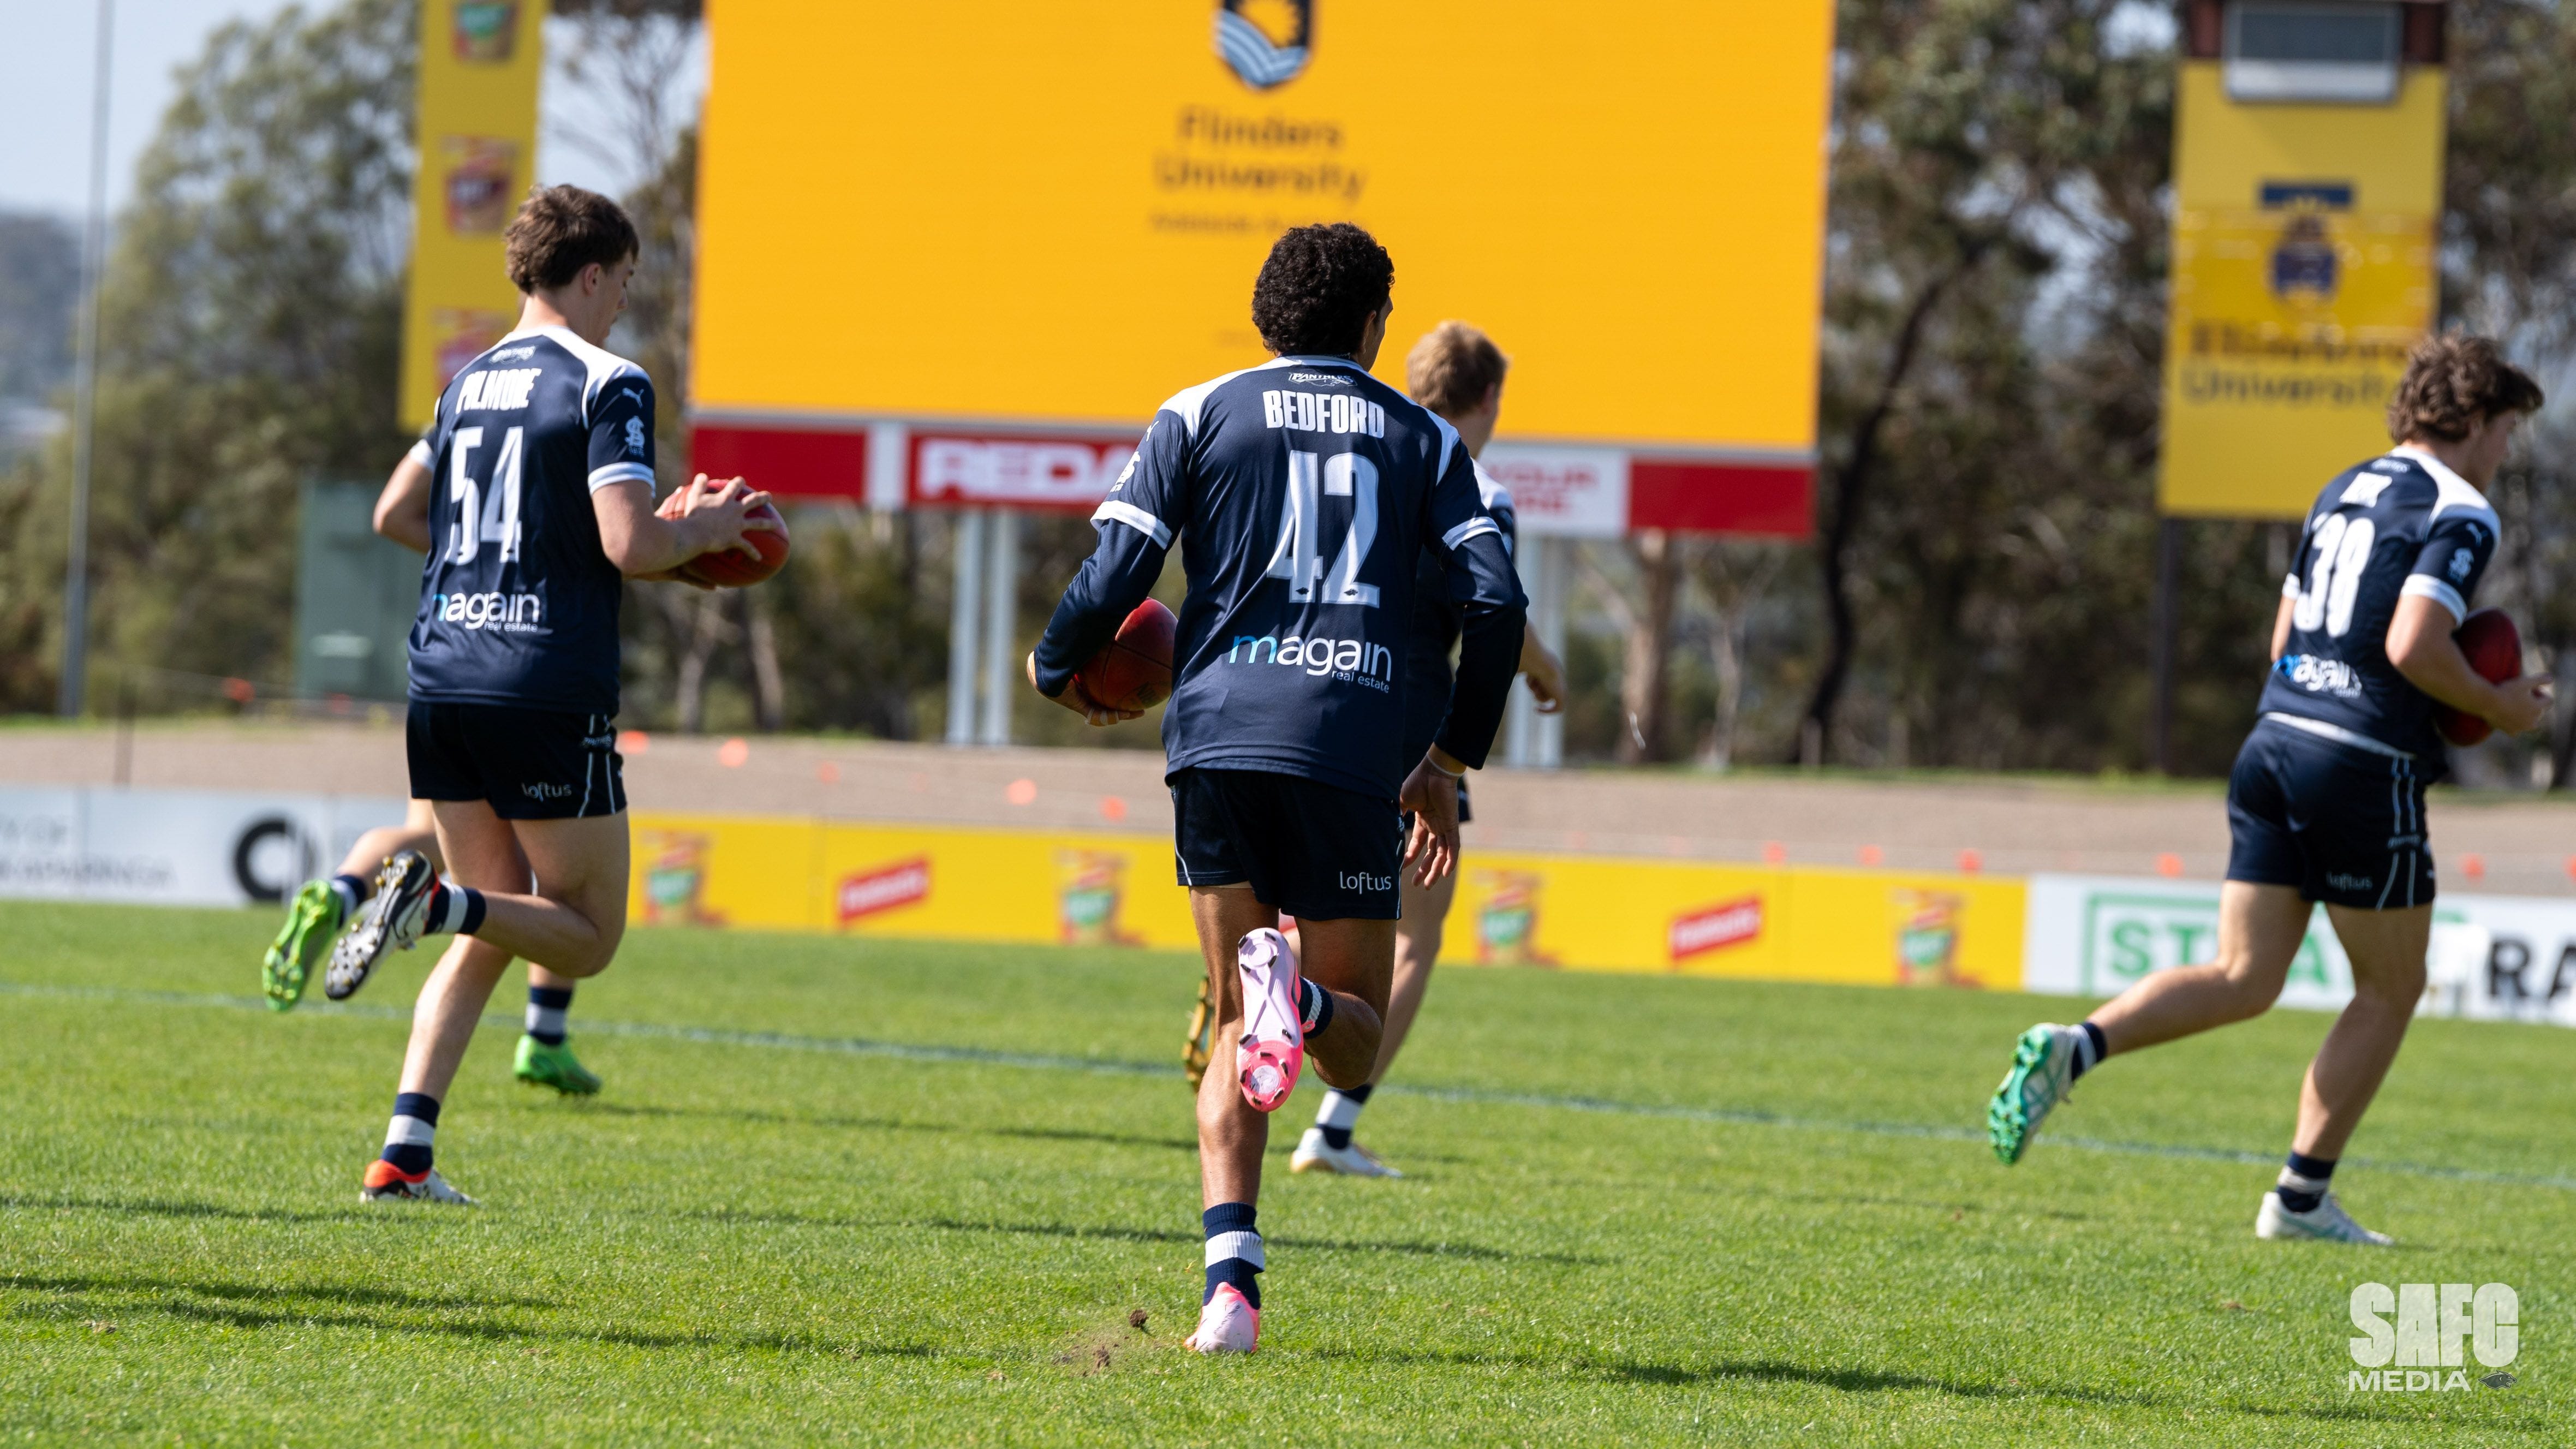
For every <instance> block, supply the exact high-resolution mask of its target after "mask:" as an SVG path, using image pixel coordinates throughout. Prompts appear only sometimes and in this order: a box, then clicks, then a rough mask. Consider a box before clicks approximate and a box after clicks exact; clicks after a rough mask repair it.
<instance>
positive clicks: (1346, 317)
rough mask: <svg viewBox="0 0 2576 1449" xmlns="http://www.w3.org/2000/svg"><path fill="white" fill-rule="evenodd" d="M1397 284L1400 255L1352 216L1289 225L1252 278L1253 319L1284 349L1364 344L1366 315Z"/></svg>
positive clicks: (1334, 353)
mask: <svg viewBox="0 0 2576 1449" xmlns="http://www.w3.org/2000/svg"><path fill="white" fill-rule="evenodd" d="M1394 290H1395V259H1394V258H1392V257H1389V256H1388V255H1387V254H1386V248H1384V247H1382V246H1379V245H1378V244H1377V238H1376V237H1373V236H1370V235H1369V234H1368V233H1367V232H1365V231H1362V230H1361V229H1359V228H1358V227H1356V226H1353V225H1351V224H1350V223H1349V222H1347V221H1337V222H1334V223H1332V224H1331V225H1329V226H1299V227H1291V228H1289V229H1288V230H1287V231H1285V232H1283V233H1281V234H1280V237H1279V240H1277V241H1276V242H1273V243H1271V246H1270V259H1269V260H1268V261H1265V262H1263V263H1262V264H1261V276H1260V278H1259V279H1258V280H1256V281H1255V282H1254V283H1253V284H1252V325H1253V326H1255V327H1257V328H1259V329H1261V341H1262V344H1263V345H1264V346H1266V347H1268V348H1269V349H1270V350H1271V351H1273V352H1276V353H1278V354H1279V355H1280V356H1282V357H1290V356H1296V355H1300V354H1307V355H1313V356H1317V357H1340V356H1344V355H1346V354H1348V353H1353V352H1357V351H1359V347H1360V334H1361V333H1363V332H1366V331H1367V330H1368V319H1369V318H1370V317H1372V316H1374V315H1376V313H1377V312H1378V311H1379V310H1380V309H1381V308H1383V307H1385V306H1386V299H1387V297H1388V296H1389V295H1390V294H1391V293H1392V292H1393V291H1394Z"/></svg>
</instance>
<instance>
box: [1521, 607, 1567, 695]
mask: <svg viewBox="0 0 2576 1449" xmlns="http://www.w3.org/2000/svg"><path fill="white" fill-rule="evenodd" d="M1521 627H1522V634H1521V678H1523V679H1525V680H1528V681H1529V692H1530V699H1531V700H1532V701H1534V702H1535V703H1536V704H1537V706H1538V712H1539V713H1540V714H1554V713H1556V712H1557V711H1558V710H1561V709H1563V708H1565V665H1564V663H1563V662H1562V661H1561V660H1559V659H1558V658H1557V657H1556V651H1555V650H1553V649H1550V648H1548V647H1547V641H1546V640H1544V639H1541V638H1540V637H1538V626H1537V625H1536V624H1524V625H1522V626H1521Z"/></svg>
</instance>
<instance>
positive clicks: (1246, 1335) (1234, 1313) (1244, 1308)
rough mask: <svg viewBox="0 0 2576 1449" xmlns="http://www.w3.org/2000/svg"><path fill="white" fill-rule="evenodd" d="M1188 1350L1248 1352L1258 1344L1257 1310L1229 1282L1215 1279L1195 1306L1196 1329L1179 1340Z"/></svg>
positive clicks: (1259, 1341)
mask: <svg viewBox="0 0 2576 1449" xmlns="http://www.w3.org/2000/svg"><path fill="white" fill-rule="evenodd" d="M1181 1346H1182V1347H1184V1348H1186V1349H1188V1350H1190V1351H1191V1352H1192V1353H1250V1352H1252V1351H1253V1350H1255V1349H1257V1348H1259V1347H1260V1346H1261V1310H1260V1309H1258V1308H1255V1307H1253V1306H1252V1303H1251V1300H1249V1299H1247V1298H1245V1297H1244V1296H1243V1290H1242V1289H1240V1288H1237V1287H1235V1286H1234V1285H1233V1284H1231V1283H1219V1284H1218V1285H1216V1291H1215V1292H1214V1293H1211V1294H1209V1295H1208V1301H1207V1303H1206V1304H1205V1306H1203V1307H1201V1308H1200V1309H1199V1326H1198V1331H1197V1332H1196V1333H1193V1334H1191V1335H1190V1336H1189V1337H1188V1338H1185V1339H1183V1340H1181Z"/></svg>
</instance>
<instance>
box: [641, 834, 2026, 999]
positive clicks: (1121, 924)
mask: <svg viewBox="0 0 2576 1449" xmlns="http://www.w3.org/2000/svg"><path fill="white" fill-rule="evenodd" d="M634 831H635V852H634V860H635V865H634V871H635V875H634V888H633V893H632V900H633V905H632V909H631V914H632V917H633V919H634V920H635V921H636V922H638V923H639V924H643V925H671V926H700V927H723V926H742V927H755V928H762V929H769V930H796V931H823V932H838V933H843V934H848V935H857V936H886V937H899V938H910V939H919V940H953V941H995V942H1018V943H1029V944H1035V943H1054V944H1063V945H1092V946H1139V947H1151V948H1155V949H1161V950H1177V951H1187V950H1192V949H1195V947H1196V946H1197V936H1196V935H1195V933H1194V931H1193V928H1192V926H1191V924H1190V915H1189V903H1188V896H1187V893H1186V892H1184V891H1183V890H1182V889H1181V888H1180V887H1179V886H1178V885H1176V884H1174V883H1173V879H1172V853H1171V849H1170V847H1169V846H1168V845H1166V844H1165V843H1164V842H1163V841H1161V840H1159V839H1156V838H1153V837H1143V836H1133V835H1055V834H1048V833H1042V832H1032V831H1008V830H963V829H933V828H925V827H918V826H908V825H862V824H844V823H840V822H823V821H800V820H776V819H748V818H740V817H729V816H699V815H659V814H642V815H638V816H636V817H635V821H634ZM2026 901H2027V890H2026V888H2025V887H2024V885H2023V884H2022V882H2020V881H2017V880H2008V879H1989V878H1986V877H1983V876H1965V875H1909V874H1903V873H1898V872H1890V871H1858V870H1823V869H1807V868H1788V867H1745V866H1722V865H1701V864H1692V863H1685V862H1678V861H1656V860H1632V859H1619V858H1611V857H1600V856H1551V855H1521V854H1486V853H1483V852H1473V853H1471V854H1470V855H1469V857H1468V863H1467V867H1466V870H1465V873H1464V876H1463V878H1462V880H1461V883H1460V887H1459V892H1458V899H1457V904H1456V905H1455V907H1454V908H1453V909H1452V910H1451V912H1450V918H1449V930H1448V939H1449V947H1448V951H1447V956H1448V959H1450V960H1451V961H1453V962H1459V963H1465V964H1486V965H1530V966H1551V967H1560V968H1564V969H1568V970H1582V971H1664V972H1679V973H1683V974H1689V975H1703V976H1733V977H1745V978H1762V979H1770V980H1781V981H1832V982H1846V983H1855V984H1866V985H1881V986H1982V987H1994V988H1998V989H2003V990H2016V989H2018V988H2019V987H2020V985H2021V979H2022V935H2023V929H2024V927H2023V916H2024V910H2025V905H2026Z"/></svg>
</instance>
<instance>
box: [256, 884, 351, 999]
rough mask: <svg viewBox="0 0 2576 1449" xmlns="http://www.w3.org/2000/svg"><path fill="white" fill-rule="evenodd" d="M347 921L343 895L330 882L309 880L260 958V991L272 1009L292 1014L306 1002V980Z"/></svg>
mask: <svg viewBox="0 0 2576 1449" xmlns="http://www.w3.org/2000/svg"><path fill="white" fill-rule="evenodd" d="M345 919H346V918H345V917H344V916H343V915H342V914H341V911H340V893H339V892H338V891H335V890H333V889H331V883H330V882H329V881H327V880H309V881H306V882H305V883H304V888H303V889H302V890H299V891H297V892H296V893H295V899H294V900H291V901H289V902H287V904H286V924H285V925H284V926H283V927H281V928H279V930H278V933H277V939H276V940H274V941H271V942H269V943H268V954H266V955H264V956H262V957H260V958H259V989H260V990H261V991H262V992H263V993H265V994H266V995H267V997H268V1009H269V1010H271V1011H291V1010H293V1009H294V1007H295V1003H297V1002H298V1001H301V1000H303V999H304V982H305V978H307V977H309V976H311V975H312V974H313V968H314V967H315V966H317V965H320V964H321V961H322V953H323V952H325V951H327V950H329V949H331V938H332V937H334V936H337V935H339V934H340V927H341V925H342V924H343V922H344V920H345Z"/></svg>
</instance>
